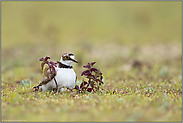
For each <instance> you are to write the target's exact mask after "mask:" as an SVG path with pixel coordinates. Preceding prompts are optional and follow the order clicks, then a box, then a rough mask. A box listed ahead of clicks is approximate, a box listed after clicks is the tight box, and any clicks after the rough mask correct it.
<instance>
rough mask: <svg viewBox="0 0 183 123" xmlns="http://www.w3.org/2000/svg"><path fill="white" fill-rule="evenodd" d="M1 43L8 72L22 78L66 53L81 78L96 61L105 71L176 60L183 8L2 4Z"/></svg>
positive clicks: (173, 4)
mask: <svg viewBox="0 0 183 123" xmlns="http://www.w3.org/2000/svg"><path fill="white" fill-rule="evenodd" d="M1 39H2V40H1V44H2V47H1V48H2V70H3V72H4V71H8V70H9V69H10V68H11V69H13V68H15V69H16V70H17V68H18V69H21V68H22V69H21V70H20V71H22V73H24V75H23V78H24V77H27V76H28V77H29V76H30V74H31V73H32V72H33V73H34V72H35V70H33V71H30V72H29V73H25V72H24V69H25V67H30V66H35V68H32V69H36V68H38V69H40V68H39V63H38V59H39V58H40V57H43V56H51V59H53V60H55V61H56V60H60V56H61V55H62V54H63V53H64V52H73V53H74V54H75V56H76V59H78V60H79V68H78V71H79V72H80V71H81V70H80V69H82V68H81V67H80V66H82V65H84V64H86V63H87V62H91V61H96V62H98V64H99V66H101V68H103V69H104V70H105V69H106V67H110V66H111V67H112V68H114V67H115V66H116V67H115V68H114V69H116V68H119V67H118V66H121V65H122V64H124V63H128V62H129V60H130V59H141V60H142V61H147V60H149V62H157V61H160V60H161V59H163V58H166V59H165V60H167V59H168V60H171V59H170V58H172V59H175V58H177V57H179V58H180V56H181V2H160V1H159V2H140V1H139V2H130V1H129V2H126V1H121V2H119V1H118V2H117V1H116V2H62V1H58V2H50V1H47V2H33V1H30V2H26V1H24V2H21V1H17V2H13V1H7V2H6V1H3V2H2V38H1ZM148 53H149V54H148ZM150 54H151V55H150ZM152 55H156V57H152ZM77 66H78V65H77ZM77 66H76V67H77ZM107 70H108V68H107ZM3 72H2V74H3ZM9 72H10V71H9ZM7 74H9V75H11V77H13V79H15V78H16V79H18V78H19V77H17V75H16V74H15V73H13V72H12V71H11V73H7ZM13 75H14V76H13ZM26 75H27V76H26ZM14 77H15V78H14Z"/></svg>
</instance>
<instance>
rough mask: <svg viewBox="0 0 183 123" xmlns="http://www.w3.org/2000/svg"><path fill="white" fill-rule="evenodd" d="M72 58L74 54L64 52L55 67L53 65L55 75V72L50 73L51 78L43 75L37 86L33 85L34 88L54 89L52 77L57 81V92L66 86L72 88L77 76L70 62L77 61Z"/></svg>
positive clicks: (65, 88)
mask: <svg viewBox="0 0 183 123" xmlns="http://www.w3.org/2000/svg"><path fill="white" fill-rule="evenodd" d="M74 58H75V56H74V55H73V54H72V53H64V54H63V55H62V56H61V59H60V62H59V64H58V65H57V67H55V70H56V75H55V74H53V75H51V80H49V79H48V78H47V77H46V76H45V75H44V76H43V79H42V81H41V83H40V84H39V85H38V86H36V87H34V88H35V90H42V91H46V90H52V89H56V84H55V81H54V79H53V78H54V77H55V79H56V81H57V85H58V91H59V92H62V91H65V90H67V88H73V87H74V85H75V82H76V79H77V76H76V73H75V72H74V69H73V67H72V63H73V62H76V63H78V62H77V61H76V60H75V59H74ZM48 72H49V71H48Z"/></svg>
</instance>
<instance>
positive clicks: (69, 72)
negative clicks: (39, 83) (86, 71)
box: [46, 68, 76, 90]
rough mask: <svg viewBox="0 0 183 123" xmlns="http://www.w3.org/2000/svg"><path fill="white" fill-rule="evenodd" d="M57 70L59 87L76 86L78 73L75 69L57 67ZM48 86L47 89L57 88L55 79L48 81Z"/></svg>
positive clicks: (56, 77)
mask: <svg viewBox="0 0 183 123" xmlns="http://www.w3.org/2000/svg"><path fill="white" fill-rule="evenodd" d="M56 71H57V75H56V76H55V79H56V81H57V84H58V87H71V88H73V87H74V85H75V81H76V73H75V72H74V70H73V69H68V68H56ZM46 88H47V90H51V89H52V88H56V84H55V81H54V79H52V80H51V81H50V82H48V83H47V85H46Z"/></svg>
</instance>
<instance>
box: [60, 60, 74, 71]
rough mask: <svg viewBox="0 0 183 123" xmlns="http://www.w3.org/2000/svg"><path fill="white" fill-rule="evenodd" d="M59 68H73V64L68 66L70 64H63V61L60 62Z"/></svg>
mask: <svg viewBox="0 0 183 123" xmlns="http://www.w3.org/2000/svg"><path fill="white" fill-rule="evenodd" d="M58 67H59V68H70V69H71V68H72V66H68V65H65V64H62V63H61V62H59V65H58Z"/></svg>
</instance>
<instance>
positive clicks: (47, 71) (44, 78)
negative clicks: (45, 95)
mask: <svg viewBox="0 0 183 123" xmlns="http://www.w3.org/2000/svg"><path fill="white" fill-rule="evenodd" d="M50 73H51V71H50V69H47V68H45V71H44V75H43V79H42V81H41V83H40V84H39V85H44V84H47V83H48V82H49V81H51V80H52V79H53V78H54V77H55V76H56V74H55V73H52V74H51V79H49V74H50Z"/></svg>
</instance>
